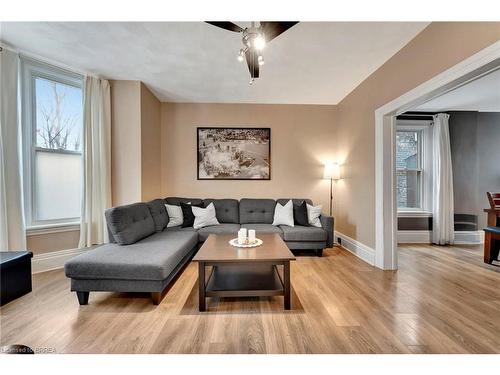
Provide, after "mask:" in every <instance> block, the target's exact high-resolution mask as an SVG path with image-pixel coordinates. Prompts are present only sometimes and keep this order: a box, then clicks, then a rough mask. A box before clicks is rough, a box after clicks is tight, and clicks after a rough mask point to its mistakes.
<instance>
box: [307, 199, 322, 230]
mask: <svg viewBox="0 0 500 375" xmlns="http://www.w3.org/2000/svg"><path fill="white" fill-rule="evenodd" d="M322 208H323V206H321V205H319V206H311V205H310V204H307V221H309V225H312V226H313V227H318V228H321V220H320V219H319V217H320V216H321V210H322Z"/></svg>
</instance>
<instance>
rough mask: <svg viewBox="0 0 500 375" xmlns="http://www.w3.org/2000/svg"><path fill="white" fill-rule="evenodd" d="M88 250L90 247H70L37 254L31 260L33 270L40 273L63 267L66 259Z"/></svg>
mask: <svg viewBox="0 0 500 375" xmlns="http://www.w3.org/2000/svg"><path fill="white" fill-rule="evenodd" d="M87 250H88V249H68V250H59V251H52V252H50V253H44V254H38V255H35V256H34V257H33V260H32V262H31V272H32V273H40V272H45V271H51V270H55V269H59V268H62V267H64V263H66V261H68V260H70V259H71V258H73V257H76V256H77V255H79V254H82V253H84V252H85V251H87Z"/></svg>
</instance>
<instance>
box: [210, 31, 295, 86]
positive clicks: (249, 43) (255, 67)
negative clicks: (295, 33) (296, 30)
mask: <svg viewBox="0 0 500 375" xmlns="http://www.w3.org/2000/svg"><path fill="white" fill-rule="evenodd" d="M207 23H209V24H211V25H213V26H216V27H220V28H221V29H224V30H229V31H233V32H236V33H242V36H243V37H242V42H243V48H242V49H240V52H239V54H238V56H237V59H238V61H240V62H242V61H243V60H246V62H247V65H248V70H249V72H250V77H251V80H250V84H252V83H253V82H254V80H255V79H256V78H259V67H260V66H261V65H264V57H263V56H262V50H263V49H264V48H265V47H266V44H267V43H269V42H270V41H271V40H273V39H274V38H276V37H277V36H278V35H281V34H283V33H284V32H285V31H287V30H288V29H289V28H291V27H292V26H294V25H296V24H297V23H298V22H294V21H291V22H289V21H286V22H269V21H261V22H258V23H256V22H252V23H251V26H250V27H246V28H242V27H240V26H238V25H236V24H234V23H232V22H212V21H210V22H209V21H207ZM257 24H258V26H257Z"/></svg>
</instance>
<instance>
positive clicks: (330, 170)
mask: <svg viewBox="0 0 500 375" xmlns="http://www.w3.org/2000/svg"><path fill="white" fill-rule="evenodd" d="M323 178H324V179H326V180H340V167H339V165H338V164H337V163H326V164H325V170H324V171H323Z"/></svg>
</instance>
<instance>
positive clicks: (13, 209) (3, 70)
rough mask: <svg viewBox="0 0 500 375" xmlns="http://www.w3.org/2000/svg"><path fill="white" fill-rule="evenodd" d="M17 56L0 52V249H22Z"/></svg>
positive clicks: (23, 246)
mask: <svg viewBox="0 0 500 375" xmlns="http://www.w3.org/2000/svg"><path fill="white" fill-rule="evenodd" d="M18 64H19V55H18V54H17V53H15V52H12V51H9V50H7V49H5V48H4V49H3V50H2V51H0V128H1V131H0V250H26V229H25V226H24V214H23V189H22V179H21V152H20V151H21V143H20V133H21V132H20V130H19V122H18V107H17V98H18V95H17V88H18Z"/></svg>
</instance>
